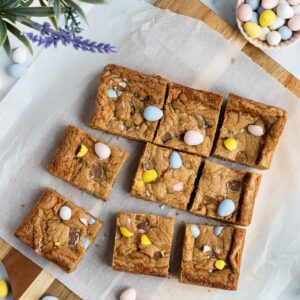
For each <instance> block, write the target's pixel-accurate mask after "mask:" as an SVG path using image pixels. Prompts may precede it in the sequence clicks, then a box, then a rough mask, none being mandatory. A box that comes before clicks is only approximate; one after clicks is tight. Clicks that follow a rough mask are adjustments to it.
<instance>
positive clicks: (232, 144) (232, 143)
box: [224, 137, 237, 151]
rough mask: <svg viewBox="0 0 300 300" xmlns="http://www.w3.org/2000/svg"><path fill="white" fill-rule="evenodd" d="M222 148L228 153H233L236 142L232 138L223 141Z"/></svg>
mask: <svg viewBox="0 0 300 300" xmlns="http://www.w3.org/2000/svg"><path fill="white" fill-rule="evenodd" d="M224 146H225V147H226V149H227V150H229V151H234V150H235V149H236V148H237V141H236V139H234V138H233V137H229V138H227V139H226V140H225V141H224Z"/></svg>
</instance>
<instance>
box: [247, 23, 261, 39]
mask: <svg viewBox="0 0 300 300" xmlns="http://www.w3.org/2000/svg"><path fill="white" fill-rule="evenodd" d="M244 30H245V32H246V33H247V35H248V36H249V37H251V38H253V39H256V38H258V37H259V36H260V34H261V28H260V26H259V25H257V24H256V23H253V22H246V23H245V24H244Z"/></svg>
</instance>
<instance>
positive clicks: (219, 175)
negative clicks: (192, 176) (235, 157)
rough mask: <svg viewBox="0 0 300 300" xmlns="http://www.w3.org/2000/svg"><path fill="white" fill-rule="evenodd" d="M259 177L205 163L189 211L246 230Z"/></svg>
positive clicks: (212, 163)
mask: <svg viewBox="0 0 300 300" xmlns="http://www.w3.org/2000/svg"><path fill="white" fill-rule="evenodd" d="M260 181H261V175H260V174H256V173H252V172H246V171H242V170H238V169H233V168H228V167H225V166H224V165H221V164H217V163H214V162H211V161H208V160H206V161H205V164H204V168H203V170H202V174H201V177H200V180H199V182H198V186H197V191H196V194H195V198H194V200H193V204H192V206H191V209H190V211H191V212H192V213H193V214H196V215H200V216H205V217H210V218H214V219H219V220H222V221H226V222H231V223H235V224H238V225H242V226H247V225H249V224H250V223H251V219H252V213H253V208H254V202H255V197H256V194H257V191H258V188H259V185H260Z"/></svg>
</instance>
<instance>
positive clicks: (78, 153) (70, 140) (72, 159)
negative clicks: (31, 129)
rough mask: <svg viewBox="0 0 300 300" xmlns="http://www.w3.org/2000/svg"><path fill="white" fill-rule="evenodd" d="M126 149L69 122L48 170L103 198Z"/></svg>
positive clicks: (125, 154) (113, 180)
mask: <svg viewBox="0 0 300 300" xmlns="http://www.w3.org/2000/svg"><path fill="white" fill-rule="evenodd" d="M127 156H128V154H127V152H125V151H123V150H121V149H119V148H117V147H114V146H112V145H109V144H107V143H106V142H104V141H101V140H99V139H96V138H94V137H92V136H90V135H89V134H87V133H86V132H84V131H82V130H80V129H78V128H76V127H74V126H72V125H70V126H69V127H68V128H67V129H66V132H65V134H64V136H63V138H62V140H61V142H60V144H59V146H58V148H57V150H56V152H55V154H54V157H53V159H52V161H51V162H50V163H49V165H48V171H49V172H50V173H51V174H52V175H54V176H57V177H60V178H62V179H64V180H66V181H67V182H69V183H71V184H73V185H74V186H76V187H78V188H80V189H82V190H84V191H86V192H89V193H91V194H93V195H94V196H95V197H97V198H99V199H103V200H107V199H108V196H109V193H110V190H111V188H112V186H113V184H114V182H115V179H116V177H117V175H118V173H119V172H120V170H121V168H122V166H123V164H124V163H125V161H126V159H127Z"/></svg>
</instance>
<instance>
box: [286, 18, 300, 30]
mask: <svg viewBox="0 0 300 300" xmlns="http://www.w3.org/2000/svg"><path fill="white" fill-rule="evenodd" d="M288 25H289V28H290V29H291V30H293V31H298V30H300V15H296V16H294V17H292V18H291V19H290V20H289V22H288Z"/></svg>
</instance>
